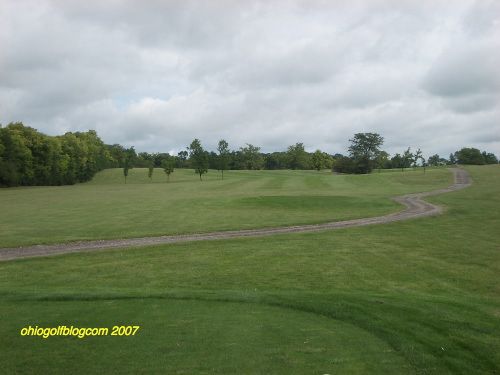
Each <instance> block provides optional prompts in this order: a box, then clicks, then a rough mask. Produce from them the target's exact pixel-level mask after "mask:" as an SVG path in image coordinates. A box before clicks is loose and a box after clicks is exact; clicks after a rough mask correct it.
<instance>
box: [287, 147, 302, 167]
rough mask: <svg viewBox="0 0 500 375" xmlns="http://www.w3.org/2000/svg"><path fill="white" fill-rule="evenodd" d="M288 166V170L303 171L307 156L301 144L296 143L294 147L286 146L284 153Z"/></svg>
mask: <svg viewBox="0 0 500 375" xmlns="http://www.w3.org/2000/svg"><path fill="white" fill-rule="evenodd" d="M286 154H287V159H288V166H289V168H290V169H304V168H305V165H306V162H307V154H306V151H305V150H304V144H303V143H296V144H295V146H288V150H287V152H286Z"/></svg>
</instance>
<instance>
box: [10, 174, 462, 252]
mask: <svg viewBox="0 0 500 375" xmlns="http://www.w3.org/2000/svg"><path fill="white" fill-rule="evenodd" d="M449 170H450V171H451V172H453V174H454V180H455V182H454V184H453V185H452V186H450V187H448V188H445V189H439V190H434V191H430V192H425V193H418V194H409V195H403V196H400V197H394V198H393V199H394V200H395V201H397V202H399V203H401V204H404V205H405V206H406V209H404V210H402V211H398V212H396V213H393V214H390V215H386V216H378V217H371V218H366V219H356V220H348V221H339V222H333V223H325V224H315V225H301V226H291V227H282V228H267V229H252V230H240V231H230V232H217V233H203V234H188V235H176V236H160V237H146V238H130V239H117V240H101V241H85V242H71V243H66V244H57V245H35V246H28V247H18V248H4V249H0V260H10V259H18V258H29V257H39V256H46V255H56V254H66V253H75V252H80V251H90V250H100V249H113V248H119V247H136V246H148V245H157V244H166V243H178V242H192V241H202V240H220V239H226V238H236V237H252V236H269V235H274V234H283V233H298V232H311V231H320V230H328V229H340V228H350V227H356V226H362V225H373V224H382V223H390V222H393V221H399V220H407V219H414V218H419V217H423V216H430V215H438V214H440V213H441V212H442V210H443V208H442V207H439V206H436V205H433V204H431V203H428V202H425V201H423V200H422V199H421V198H422V197H427V196H430V195H436V194H443V193H448V192H451V191H454V190H459V189H464V188H466V187H468V186H470V185H471V184H472V179H471V177H470V175H469V174H468V173H467V172H466V171H464V170H463V169H458V168H449Z"/></svg>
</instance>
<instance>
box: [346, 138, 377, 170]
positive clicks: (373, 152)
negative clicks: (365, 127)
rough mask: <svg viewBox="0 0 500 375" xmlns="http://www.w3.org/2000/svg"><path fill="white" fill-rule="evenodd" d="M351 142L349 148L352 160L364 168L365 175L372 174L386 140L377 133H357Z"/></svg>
mask: <svg viewBox="0 0 500 375" xmlns="http://www.w3.org/2000/svg"><path fill="white" fill-rule="evenodd" d="M349 142H351V145H350V146H349V153H350V156H351V158H352V159H353V160H354V162H355V163H358V164H359V165H360V166H362V167H363V170H364V172H363V173H367V174H368V173H370V171H371V170H372V169H373V164H374V162H375V158H376V156H377V155H378V153H379V152H380V149H379V147H380V146H382V144H383V143H384V138H383V137H381V136H380V135H379V134H377V133H357V134H355V135H354V138H352V139H350V140H349Z"/></svg>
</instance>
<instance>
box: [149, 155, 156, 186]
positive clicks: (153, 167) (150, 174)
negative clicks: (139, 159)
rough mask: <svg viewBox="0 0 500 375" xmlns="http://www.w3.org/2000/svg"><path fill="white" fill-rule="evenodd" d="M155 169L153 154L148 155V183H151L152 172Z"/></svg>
mask: <svg viewBox="0 0 500 375" xmlns="http://www.w3.org/2000/svg"><path fill="white" fill-rule="evenodd" d="M154 171H155V156H154V155H150V158H149V160H148V177H149V183H150V184H151V183H153V173H154Z"/></svg>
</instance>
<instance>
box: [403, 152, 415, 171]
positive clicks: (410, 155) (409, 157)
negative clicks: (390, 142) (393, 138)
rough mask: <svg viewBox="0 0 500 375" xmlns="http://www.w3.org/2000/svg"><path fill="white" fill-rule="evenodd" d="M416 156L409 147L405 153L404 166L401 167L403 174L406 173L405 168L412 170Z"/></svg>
mask: <svg viewBox="0 0 500 375" xmlns="http://www.w3.org/2000/svg"><path fill="white" fill-rule="evenodd" d="M414 159H415V155H414V154H413V152H411V147H408V148H407V149H406V151H405V152H403V165H402V166H401V172H404V169H405V168H410V167H411V165H412V163H413V160H414Z"/></svg>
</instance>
